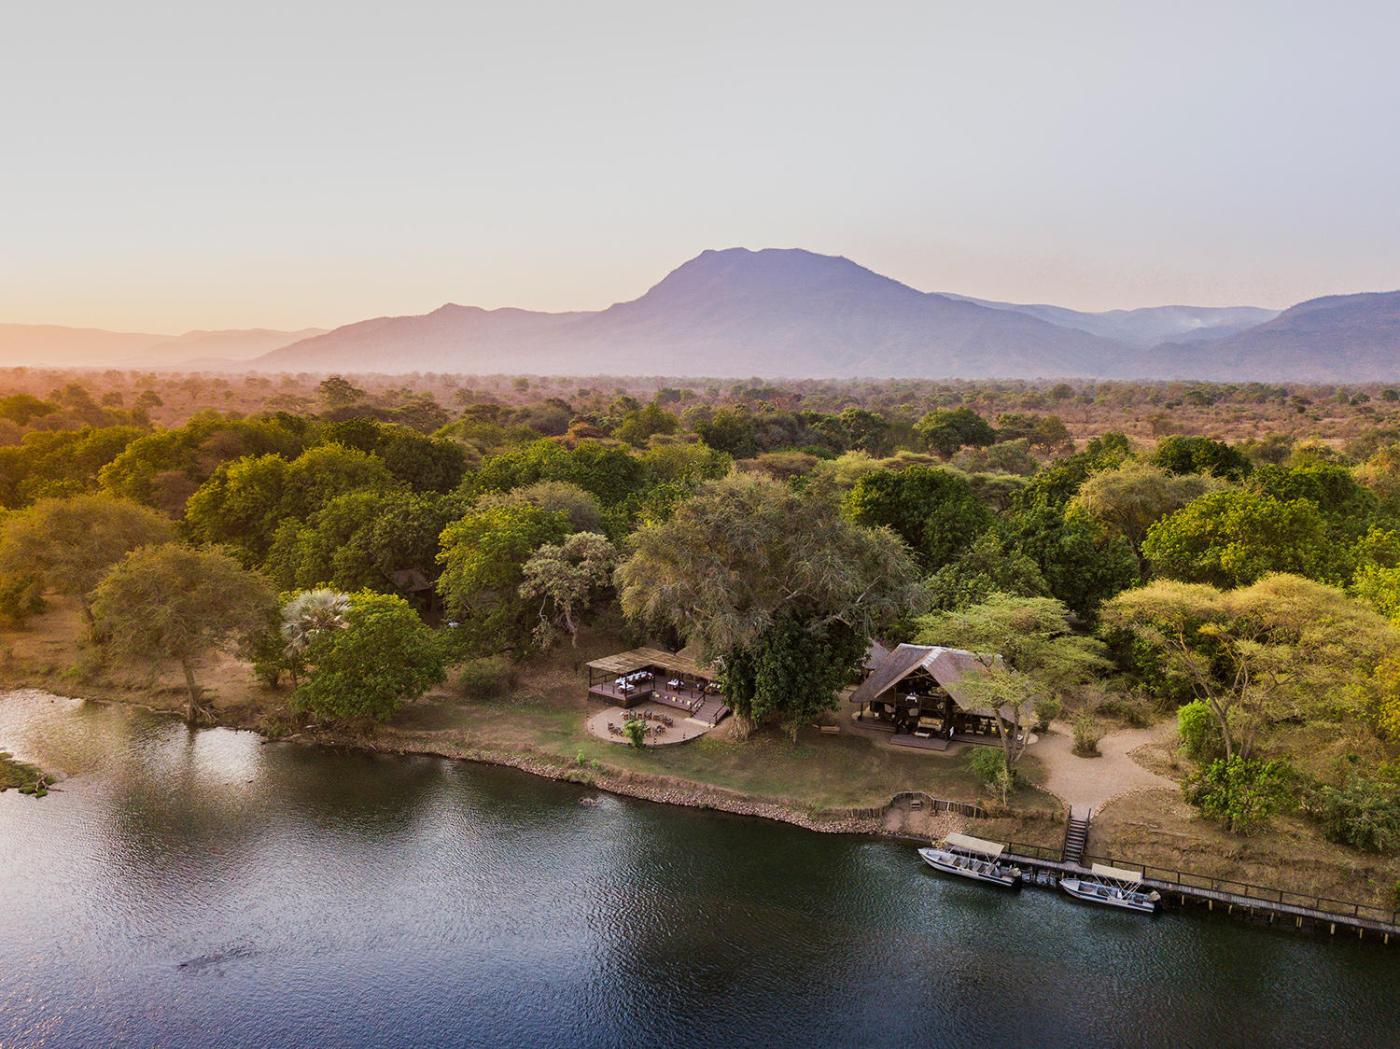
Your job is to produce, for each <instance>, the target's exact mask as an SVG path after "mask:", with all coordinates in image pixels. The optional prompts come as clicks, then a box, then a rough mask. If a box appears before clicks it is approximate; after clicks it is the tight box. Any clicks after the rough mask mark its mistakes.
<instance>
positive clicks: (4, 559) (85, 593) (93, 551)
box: [0, 495, 174, 622]
mask: <svg viewBox="0 0 1400 1049" xmlns="http://www.w3.org/2000/svg"><path fill="white" fill-rule="evenodd" d="M173 534H174V525H173V524H172V523H171V522H170V521H169V520H167V519H166V518H164V517H162V516H161V515H160V514H158V513H156V512H155V511H154V510H150V509H147V508H146V507H144V506H141V505H139V504H137V503H133V502H131V501H129V500H126V499H113V498H112V497H111V496H107V495H77V496H73V497H71V498H68V499H40V500H39V501H38V502H37V503H35V504H34V505H33V506H29V507H26V508H25V509H23V510H14V511H11V512H10V513H8V514H5V515H4V517H3V518H0V573H4V574H5V575H6V576H7V577H9V578H11V579H34V580H37V581H38V583H39V585H40V586H42V587H43V588H45V589H48V590H55V591H57V592H59V593H62V594H69V595H71V596H73V597H76V598H77V599H78V603H79V605H80V606H81V607H82V610H83V615H84V616H86V617H87V619H88V621H89V622H91V621H92V606H91V600H90V595H91V593H92V590H93V588H94V587H96V586H97V584H98V582H99V581H100V580H101V579H102V577H103V576H104V575H105V574H106V573H107V570H108V569H110V568H111V567H112V566H113V565H114V564H116V563H117V562H118V561H120V560H121V559H122V558H123V557H125V556H126V555H127V554H128V553H129V552H130V551H132V550H135V549H136V548H137V547H138V546H146V545H151V544H157V543H163V542H166V541H167V540H169V539H170V538H171V537H172V535H173Z"/></svg>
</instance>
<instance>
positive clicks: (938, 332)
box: [0, 248, 1400, 382]
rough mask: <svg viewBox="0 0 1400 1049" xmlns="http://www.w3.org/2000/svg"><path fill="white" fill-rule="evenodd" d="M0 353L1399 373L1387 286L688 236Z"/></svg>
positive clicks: (638, 368)
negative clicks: (551, 309)
mask: <svg viewBox="0 0 1400 1049" xmlns="http://www.w3.org/2000/svg"><path fill="white" fill-rule="evenodd" d="M0 363H28V364H35V365H45V364H47V365H51V366H65V365H91V366H108V367H153V368H167V369H182V368H183V369H191V370H234V369H236V370H258V371H292V372H303V371H307V372H337V371H339V372H383V373H395V372H399V373H402V372H415V371H432V372H447V373H452V372H459V373H480V374H505V373H519V374H575V375H601V374H614V375H674V376H689V377H700V376H745V377H747V376H759V377H766V378H783V377H832V378H844V377H868V378H968V379H975V378H1027V379H1034V378H1069V377H1082V378H1201V379H1215V380H1231V381H1241V380H1259V381H1269V380H1283V379H1292V380H1313V381H1337V382H1348V381H1350V382H1360V381H1374V380H1387V381H1388V380H1393V379H1400V292H1382V293H1372V294H1359V295H1341V296H1330V297H1327V298H1321V299H1314V300H1311V301H1309V302H1304V303H1300V304H1298V305H1296V306H1294V307H1292V308H1290V309H1288V310H1285V311H1283V312H1282V313H1279V312H1278V311H1274V310H1267V309H1261V308H1258V307H1252V306H1237V307H1223V308H1221V307H1199V306H1160V307H1151V308H1145V309H1135V310H1110V311H1107V312H1103V313H1090V312H1084V311H1079V310H1071V309H1067V308H1065V307H1060V306H1053V305H1045V304H1033V305H1026V304H1017V303H1007V302H996V301H991V300H983V299H973V298H968V297H966V296H961V295H955V294H951V293H942V292H923V291H919V290H917V289H915V288H912V287H910V286H909V285H907V284H903V283H901V282H899V281H897V280H893V279H891V278H889V277H885V276H882V275H880V274H878V273H875V272H873V271H871V270H869V269H866V268H865V267H863V266H859V265H857V264H856V263H854V262H851V261H850V260H849V259H845V258H841V257H837V256H829V255H818V254H815V253H813V252H809V251H804V250H801V249H797V248H787V249H777V248H767V249H763V250H759V251H751V250H749V249H746V248H729V249H725V250H721V251H705V252H702V253H701V254H700V255H698V256H696V257H695V258H693V259H691V260H689V261H688V262H686V263H684V264H682V265H681V266H679V267H678V268H676V269H675V270H673V271H672V272H671V273H669V274H667V275H666V276H665V277H664V278H663V279H662V280H661V281H660V282H659V283H658V284H656V285H655V286H654V287H652V288H651V289H649V290H648V291H647V292H646V293H645V294H643V295H642V296H640V297H639V298H636V299H633V300H630V301H627V302H619V303H616V304H614V305H612V306H609V307H608V308H607V309H603V310H597V311H580V312H573V313H544V312H536V311H531V310H523V309H512V308H506V309H493V310H487V309H482V308H480V307H476V306H459V305H456V304H453V303H448V304H447V305H444V306H441V307H439V308H438V309H436V310H433V311H432V312H430V313H426V314H422V315H415V316H404V317H377V318H373V319H370V320H364V321H359V322H356V323H353V324H347V325H345V326H343V327H340V328H336V329H334V330H331V331H321V330H319V329H307V330H305V331H302V332H281V331H272V330H265V329H248V330H239V331H210V332H205V331H193V332H187V333H185V334H184V335H180V336H168V335H150V334H140V333H121V332H103V331H97V330H93V329H74V328H59V327H54V326H39V325H0Z"/></svg>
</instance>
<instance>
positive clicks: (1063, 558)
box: [1007, 505, 1138, 619]
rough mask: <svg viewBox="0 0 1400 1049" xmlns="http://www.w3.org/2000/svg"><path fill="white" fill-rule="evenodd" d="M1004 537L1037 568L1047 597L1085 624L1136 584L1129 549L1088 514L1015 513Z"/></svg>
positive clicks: (1049, 509)
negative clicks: (1100, 607) (1047, 589)
mask: <svg viewBox="0 0 1400 1049" xmlns="http://www.w3.org/2000/svg"><path fill="white" fill-rule="evenodd" d="M1007 533H1008V539H1009V540H1010V541H1011V542H1012V543H1013V544H1014V545H1015V547H1016V549H1018V550H1020V551H1021V553H1023V554H1025V555H1026V556H1027V557H1029V558H1031V559H1032V560H1033V561H1034V562H1035V563H1036V565H1037V566H1038V567H1039V568H1040V572H1041V575H1042V576H1044V578H1045V584H1046V586H1048V587H1049V588H1050V594H1051V596H1053V597H1055V598H1058V599H1059V600H1061V601H1063V602H1064V603H1065V604H1066V605H1068V606H1069V607H1070V608H1071V609H1072V610H1073V611H1074V612H1075V613H1076V614H1078V615H1080V616H1083V617H1084V618H1085V619H1092V618H1093V617H1094V616H1095V615H1097V614H1098V608H1099V605H1100V604H1102V603H1103V602H1104V601H1106V600H1108V598H1110V597H1112V596H1113V595H1114V594H1117V593H1119V592H1120V591H1122V590H1126V589H1127V588H1128V587H1130V586H1132V585H1133V584H1135V583H1136V582H1137V581H1138V561H1137V556H1136V554H1134V552H1133V547H1132V544H1131V543H1129V542H1128V541H1127V540H1126V539H1125V538H1123V537H1122V536H1121V535H1117V534H1116V533H1114V532H1112V531H1110V530H1109V529H1107V528H1105V527H1104V526H1103V525H1102V524H1100V523H1099V522H1098V521H1095V520H1094V519H1093V518H1091V517H1089V516H1088V515H1087V514H1084V513H1076V512H1074V511H1070V512H1064V511H1062V510H1060V509H1057V508H1056V507H1055V506H1054V505H1043V506H1038V507H1035V508H1034V509H1029V510H1023V511H1020V512H1018V513H1013V514H1012V515H1011V517H1010V519H1009V521H1008V524H1007Z"/></svg>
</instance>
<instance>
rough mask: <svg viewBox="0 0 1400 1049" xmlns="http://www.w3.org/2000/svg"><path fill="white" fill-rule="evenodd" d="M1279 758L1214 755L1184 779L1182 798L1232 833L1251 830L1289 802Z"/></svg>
mask: <svg viewBox="0 0 1400 1049" xmlns="http://www.w3.org/2000/svg"><path fill="white" fill-rule="evenodd" d="M1291 779H1292V777H1291V774H1290V770H1289V768H1288V766H1287V765H1286V764H1284V763H1283V762H1282V761H1261V760H1258V759H1253V758H1242V757H1240V756H1238V755H1236V756H1234V757H1229V758H1217V759H1216V760H1214V761H1212V762H1211V763H1210V764H1209V765H1207V766H1205V768H1203V769H1201V770H1200V771H1199V772H1197V773H1196V774H1194V775H1193V776H1191V777H1190V778H1189V779H1187V781H1186V785H1185V794H1186V800H1187V801H1189V802H1191V804H1193V805H1195V806H1197V807H1198V808H1199V809H1200V810H1201V812H1202V813H1204V814H1205V815H1206V816H1207V817H1208V818H1210V819H1213V820H1215V821H1217V822H1219V823H1222V824H1224V826H1225V829H1226V830H1229V831H1230V832H1232V833H1234V834H1253V833H1254V832H1255V831H1257V830H1259V829H1260V828H1261V827H1263V826H1264V825H1265V824H1266V823H1268V822H1269V820H1270V819H1271V818H1272V817H1273V816H1275V815H1276V814H1277V813H1279V812H1280V811H1282V810H1283V809H1285V808H1287V807H1288V806H1289V805H1291V804H1292V802H1293V791H1292V783H1291Z"/></svg>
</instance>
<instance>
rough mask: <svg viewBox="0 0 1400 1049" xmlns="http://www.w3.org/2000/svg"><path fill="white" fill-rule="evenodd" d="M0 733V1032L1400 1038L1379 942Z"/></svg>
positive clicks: (1398, 1000) (347, 774)
mask: <svg viewBox="0 0 1400 1049" xmlns="http://www.w3.org/2000/svg"><path fill="white" fill-rule="evenodd" d="M0 749H9V750H12V751H14V752H16V754H17V756H19V757H21V758H25V759H28V760H32V761H34V762H36V763H38V764H40V765H42V766H44V767H46V768H50V769H61V770H63V771H65V772H66V773H68V774H69V778H68V779H67V780H65V781H64V782H63V783H62V784H61V788H62V789H61V790H60V791H57V792H55V793H52V794H50V795H49V796H48V797H47V798H42V799H35V798H30V797H23V796H21V795H19V794H18V793H17V792H15V791H8V792H6V793H4V794H0V1047H3V1049H21V1047H36V1046H44V1047H62V1049H69V1047H74V1049H86V1047H104V1049H105V1047H109V1046H156V1045H159V1046H162V1047H184V1046H191V1047H195V1046H197V1047H216V1046H237V1047H269V1049H271V1047H284V1046H286V1047H291V1046H296V1047H314V1049H330V1047H338V1046H439V1045H441V1046H492V1047H512V1046H522V1047H524V1046H530V1047H536V1046H561V1047H592V1046H598V1047H604V1046H606V1047H613V1046H644V1047H649V1049H655V1047H667V1046H725V1047H731V1046H732V1047H738V1046H761V1047H765V1049H777V1047H786V1046H803V1047H818V1046H902V1047H908V1046H938V1047H962V1046H970V1047H971V1046H975V1047H979V1049H987V1047H998V1049H1005V1047H1015V1046H1027V1047H1031V1046H1034V1047H1045V1049H1049V1047H1057V1046H1076V1047H1085V1046H1133V1047H1151V1046H1171V1047H1193V1046H1201V1047H1210V1049H1224V1047H1231V1046H1291V1047H1306V1046H1339V1047H1340V1046H1345V1047H1352V1049H1356V1047H1368V1046H1376V1047H1386V1049H1395V1047H1396V1046H1400V947H1396V946H1392V947H1390V948H1386V947H1382V946H1380V945H1378V944H1356V943H1352V942H1349V941H1347V942H1340V941H1330V940H1327V939H1325V938H1317V937H1310V936H1304V935H1298V934H1295V933H1289V932H1283V931H1277V930H1271V929H1267V928H1262V927H1257V926H1249V925H1244V924H1240V923H1237V922H1234V921H1231V920H1226V919H1221V918H1212V917H1209V916H1206V915H1203V914H1189V915H1188V914H1171V913H1168V914H1164V915H1161V916H1158V917H1156V918H1144V917H1141V916H1138V915H1132V914H1118V913H1113V912H1108V911H1103V910H1098V909H1094V908H1091V907H1087V906H1084V905H1082V904H1076V903H1074V902H1072V901H1070V900H1068V899H1067V898H1062V897H1061V896H1059V895H1057V894H1055V893H1052V892H1047V891H1043V890H1038V889H1026V890H1024V891H1022V892H1021V893H1019V894H1016V895H1011V894H1007V893H1003V892H1001V891H999V890H995V889H991V888H986V887H982V886H978V885H974V884H963V883H959V882H955V881H952V880H950V879H948V878H946V877H943V876H940V875H938V874H936V873H934V872H931V871H926V870H925V869H923V867H922V865H921V864H920V863H919V861H918V859H917V857H915V855H914V854H913V850H912V849H910V848H908V847H907V846H899V845H894V844H889V843H884V842H878V841H871V840H866V839H861V838H854V837H841V836H834V835H820V834H813V833H809V832H806V831H802V830H798V829H796V828H793V827H789V826H786V825H781V824H774V823H766V822H761V821H757V820H749V819H742V818H738V817H730V816H723V815H718V814H714V813H705V812H697V811H692V810H687V809H676V808H668V807H663V806H658V805H652V804H648V803H645V802H638V801H632V800H629V799H622V798H616V797H611V796H606V795H604V796H599V795H596V794H594V793H593V792H591V791H588V790H586V789H583V788H580V787H577V786H574V785H570V784H561V783H554V782H550V781H547V780H541V779H536V778H534V777H531V776H528V775H525V774H523V773H519V772H516V771H514V770H509V769H500V768H493V767H486V766H478V765H469V764H462V763H456V762H451V761H444V760H437V759H429V758H396V757H384V756H372V755H366V754H360V753H354V752H341V751H333V750H327V749H316V748H309V747H302V746H298V745H295V744H276V743H264V742H263V741H262V740H261V739H260V738H259V737H258V736H256V735H254V734H252V733H248V732H238V731H232V730H228V729H206V730H201V731H190V730H188V729H186V728H185V727H184V726H183V725H182V724H181V723H180V722H178V721H176V720H173V719H171V718H168V717H165V716H160V715H155V714H149V713H145V712H142V711H139V710H134V709H131V708H126V707H121V706H115V705H105V704H92V703H86V704H85V703H80V702H77V701H73V700H63V699H57V698H53V697H48V696H45V695H43V694H39V693H29V692H22V693H12V694H10V695H8V696H5V697H3V698H0Z"/></svg>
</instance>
